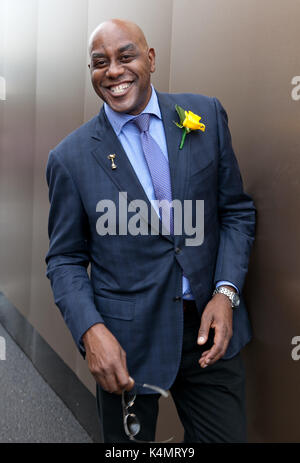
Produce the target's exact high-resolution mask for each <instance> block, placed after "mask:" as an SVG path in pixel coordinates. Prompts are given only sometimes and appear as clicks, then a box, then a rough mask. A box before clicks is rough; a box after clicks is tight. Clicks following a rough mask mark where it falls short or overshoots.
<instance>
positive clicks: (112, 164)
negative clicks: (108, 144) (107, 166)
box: [107, 154, 117, 169]
mask: <svg viewBox="0 0 300 463" xmlns="http://www.w3.org/2000/svg"><path fill="white" fill-rule="evenodd" d="M107 157H108V159H110V160H111V168H112V169H116V168H117V165H116V164H115V161H114V159H115V157H116V155H115V154H109V155H108V156H107Z"/></svg>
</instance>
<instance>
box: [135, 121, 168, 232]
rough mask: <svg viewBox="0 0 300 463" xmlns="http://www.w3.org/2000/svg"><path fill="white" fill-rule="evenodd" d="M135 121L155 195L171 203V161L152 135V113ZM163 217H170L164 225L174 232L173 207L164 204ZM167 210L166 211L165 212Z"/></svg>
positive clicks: (158, 198)
mask: <svg viewBox="0 0 300 463" xmlns="http://www.w3.org/2000/svg"><path fill="white" fill-rule="evenodd" d="M133 122H134V123H135V124H136V126H137V127H138V129H139V130H140V132H141V140H142V147H143V151H144V155H145V159H146V162H147V165H148V168H149V171H150V175H151V178H152V183H153V188H154V192H155V197H156V199H157V200H158V201H161V200H163V199H166V200H168V201H169V203H171V201H172V190H171V180H170V169H169V162H168V160H167V159H166V157H165V156H164V154H163V152H162V150H161V149H160V147H159V145H158V144H157V143H156V141H155V140H154V138H153V137H152V136H151V135H150V132H149V124H150V114H147V113H143V114H140V115H139V116H137V117H136V118H135V119H133ZM161 209H162V214H161V216H162V217H169V220H170V224H169V220H168V222H167V223H165V222H164V226H165V228H166V229H167V230H170V233H171V234H173V232H174V223H173V209H172V208H170V207H169V206H168V204H167V205H163V206H162V207H161ZM164 211H165V212H164Z"/></svg>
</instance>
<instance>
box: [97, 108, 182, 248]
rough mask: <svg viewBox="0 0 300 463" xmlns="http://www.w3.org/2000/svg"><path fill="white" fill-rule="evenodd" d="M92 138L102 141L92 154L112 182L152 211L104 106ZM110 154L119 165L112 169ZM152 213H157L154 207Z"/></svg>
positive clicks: (148, 221)
mask: <svg viewBox="0 0 300 463" xmlns="http://www.w3.org/2000/svg"><path fill="white" fill-rule="evenodd" d="M92 138H94V139H96V140H98V141H99V142H100V143H99V147H97V148H96V149H95V150H94V151H92V154H93V156H94V157H95V159H96V161H97V162H98V163H99V164H100V165H101V167H102V169H104V171H105V172H106V173H107V175H108V176H109V177H110V179H111V180H112V182H113V183H114V184H115V185H116V186H117V188H118V190H119V191H120V192H126V193H127V200H128V201H132V200H136V199H142V200H143V201H144V202H146V204H147V206H148V211H150V210H151V209H152V206H151V203H150V201H149V199H148V197H147V195H146V193H145V191H144V189H143V187H142V185H141V183H140V181H139V179H138V177H137V175H136V173H135V171H134V169H133V167H132V165H131V163H130V161H129V159H128V157H127V155H126V153H125V151H124V149H123V146H122V144H121V143H120V141H119V139H118V137H117V136H116V134H115V132H114V130H113V128H112V126H111V124H110V122H109V120H108V119H107V117H106V114H105V111H104V108H103V107H102V109H101V111H100V113H99V117H98V121H97V123H96V125H95V128H94V131H93V133H92ZM109 154H115V158H114V162H115V164H116V166H117V168H116V169H112V167H111V165H112V163H111V161H110V159H108V155H109ZM152 213H154V214H156V212H155V211H154V209H153V211H152ZM140 214H141V215H142V217H143V219H144V220H145V221H146V222H147V223H150V220H151V216H150V214H148V215H144V214H143V211H140ZM152 227H153V228H155V226H154V224H152ZM156 232H159V230H158V229H156ZM163 236H165V238H167V239H169V240H171V241H173V238H172V237H171V236H168V235H167V234H164V235H163Z"/></svg>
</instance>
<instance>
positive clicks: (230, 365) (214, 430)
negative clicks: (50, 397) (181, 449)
mask: <svg viewBox="0 0 300 463" xmlns="http://www.w3.org/2000/svg"><path fill="white" fill-rule="evenodd" d="M199 326H200V318H199V316H198V313H197V311H196V309H195V310H193V309H192V310H190V309H189V310H187V311H185V313H184V336H183V349H182V359H181V364H180V368H179V371H178V374H177V377H176V379H175V381H174V383H173V385H172V387H171V388H170V393H171V395H172V398H173V400H174V403H175V406H176V408H177V412H178V415H179V418H180V420H181V423H182V425H183V427H184V442H187V443H189V442H190V443H196V442H210V443H212V442H246V413H245V372H244V366H243V362H242V359H241V357H240V355H239V354H238V355H236V356H235V357H233V358H232V359H228V360H223V359H220V360H218V361H217V362H216V363H215V364H213V365H209V366H207V367H206V368H201V367H200V365H199V363H198V359H199V358H200V355H201V353H202V352H203V351H204V350H207V349H208V348H209V347H210V346H211V345H212V343H213V331H211V333H210V336H209V339H208V341H207V343H206V344H205V345H204V346H198V345H197V334H198V329H199ZM147 382H149V383H151V381H150V378H147ZM159 398H160V395H159V394H139V395H138V396H137V397H136V400H135V403H134V405H133V407H131V408H130V413H135V414H136V415H137V417H138V418H139V421H140V423H141V431H140V432H139V434H138V435H137V436H136V439H140V440H146V441H154V440H155V429H156V421H157V416H158V410H159V406H158V402H159ZM162 400H165V399H162ZM97 407H98V414H99V417H100V422H101V427H102V431H103V439H104V442H107V443H108V442H111V443H120V442H128V441H129V439H128V437H127V436H126V434H125V432H124V428H123V415H122V403H121V396H119V395H116V394H110V393H108V392H106V391H104V390H102V389H101V388H100V386H99V385H97ZM168 437H170V436H167V435H166V436H165V438H168Z"/></svg>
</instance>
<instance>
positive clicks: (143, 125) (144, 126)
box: [133, 113, 150, 132]
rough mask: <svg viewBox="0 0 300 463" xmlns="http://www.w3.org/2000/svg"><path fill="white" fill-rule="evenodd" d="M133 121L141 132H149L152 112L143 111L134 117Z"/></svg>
mask: <svg viewBox="0 0 300 463" xmlns="http://www.w3.org/2000/svg"><path fill="white" fill-rule="evenodd" d="M133 122H134V123H135V125H136V126H137V128H138V129H139V130H140V132H148V130H149V124H150V114H148V113H143V114H140V115H139V116H137V117H136V118H135V119H133Z"/></svg>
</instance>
